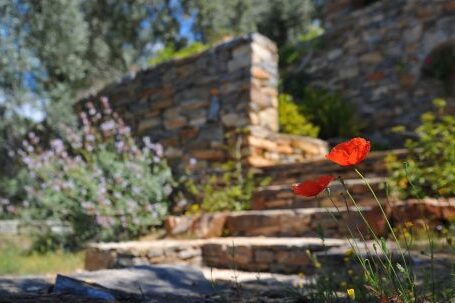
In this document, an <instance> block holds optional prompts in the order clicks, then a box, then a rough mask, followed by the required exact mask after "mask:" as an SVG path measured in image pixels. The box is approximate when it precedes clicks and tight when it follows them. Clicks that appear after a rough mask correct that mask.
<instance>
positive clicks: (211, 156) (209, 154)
mask: <svg viewBox="0 0 455 303" xmlns="http://www.w3.org/2000/svg"><path fill="white" fill-rule="evenodd" d="M190 154H191V156H193V157H194V158H196V159H198V160H212V161H223V160H224V159H225V158H226V154H225V152H224V151H222V150H216V149H201V150H192V151H191V152H190Z"/></svg>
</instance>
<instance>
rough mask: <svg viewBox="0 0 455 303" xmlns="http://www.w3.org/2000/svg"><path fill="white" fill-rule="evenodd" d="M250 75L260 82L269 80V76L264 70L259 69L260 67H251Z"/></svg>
mask: <svg viewBox="0 0 455 303" xmlns="http://www.w3.org/2000/svg"><path fill="white" fill-rule="evenodd" d="M251 75H252V76H253V77H254V78H256V79H260V80H268V79H270V74H269V73H268V72H267V71H265V70H264V69H262V68H260V67H257V66H253V67H252V68H251Z"/></svg>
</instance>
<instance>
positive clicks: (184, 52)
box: [149, 42, 208, 65]
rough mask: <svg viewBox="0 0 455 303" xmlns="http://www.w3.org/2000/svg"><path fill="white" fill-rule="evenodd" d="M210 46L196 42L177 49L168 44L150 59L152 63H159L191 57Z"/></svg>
mask: <svg viewBox="0 0 455 303" xmlns="http://www.w3.org/2000/svg"><path fill="white" fill-rule="evenodd" d="M207 48H208V45H205V44H202V43H200V42H194V43H191V44H190V45H188V46H186V47H183V48H181V49H179V50H176V49H175V48H174V47H171V46H168V47H165V48H163V49H161V50H159V51H158V52H157V53H156V54H155V55H154V56H153V57H152V58H151V59H150V60H149V64H150V65H157V64H159V63H162V62H165V61H168V60H172V59H181V58H185V57H189V56H191V55H195V54H198V53H200V52H202V51H204V50H206V49H207Z"/></svg>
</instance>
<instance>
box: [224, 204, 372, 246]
mask: <svg viewBox="0 0 455 303" xmlns="http://www.w3.org/2000/svg"><path fill="white" fill-rule="evenodd" d="M372 210H373V208H370V207H362V208H360V211H361V212H362V213H363V214H364V215H365V216H369V213H370V212H371V211H372ZM340 222H342V223H340ZM348 226H349V227H358V228H359V229H360V230H362V231H365V226H364V223H363V221H362V218H361V215H360V213H359V212H358V211H356V210H355V208H350V210H349V211H348V210H347V209H346V208H338V209H336V208H300V209H276V210H253V211H244V212H236V213H231V214H230V215H229V216H228V217H227V218H226V223H225V229H224V232H225V234H226V235H229V236H232V237H256V236H265V237H319V236H320V234H321V232H323V234H324V236H325V237H330V238H343V237H346V236H348V237H349V236H350V233H349V229H348Z"/></svg>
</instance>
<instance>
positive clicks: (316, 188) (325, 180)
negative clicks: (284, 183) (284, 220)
mask: <svg viewBox="0 0 455 303" xmlns="http://www.w3.org/2000/svg"><path fill="white" fill-rule="evenodd" d="M334 179H335V177H334V176H321V177H319V178H317V179H313V180H307V181H304V182H302V183H297V184H293V185H292V190H293V191H294V193H295V194H296V195H299V196H304V197H314V196H316V195H317V194H319V193H320V192H321V191H323V190H324V189H326V188H327V186H328V185H329V183H330V182H332V181H333V180H334Z"/></svg>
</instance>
